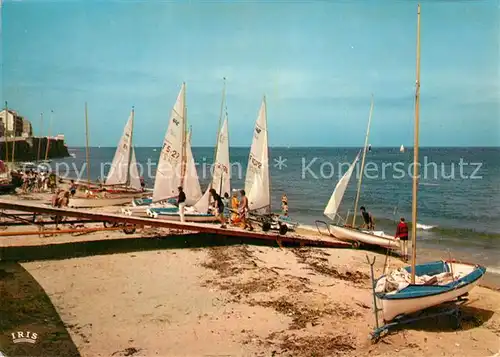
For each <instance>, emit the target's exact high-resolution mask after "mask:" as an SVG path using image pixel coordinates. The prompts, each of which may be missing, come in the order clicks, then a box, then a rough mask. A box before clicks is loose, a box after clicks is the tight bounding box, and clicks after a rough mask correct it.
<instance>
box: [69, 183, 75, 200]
mask: <svg viewBox="0 0 500 357" xmlns="http://www.w3.org/2000/svg"><path fill="white" fill-rule="evenodd" d="M69 193H70V194H71V197H73V196H75V193H76V184H75V180H71V185H70V186H69Z"/></svg>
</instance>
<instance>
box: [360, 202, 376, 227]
mask: <svg viewBox="0 0 500 357" xmlns="http://www.w3.org/2000/svg"><path fill="white" fill-rule="evenodd" d="M359 210H360V211H361V216H362V217H363V220H364V221H365V223H364V224H363V225H362V227H366V228H368V229H369V230H374V229H375V223H374V221H373V216H372V214H371V213H370V212H368V211H367V210H366V208H365V207H364V206H361V208H360V209H359Z"/></svg>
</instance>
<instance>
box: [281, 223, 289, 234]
mask: <svg viewBox="0 0 500 357" xmlns="http://www.w3.org/2000/svg"><path fill="white" fill-rule="evenodd" d="M287 232H288V226H287V225H286V224H280V234H281V235H283V236H284V235H285V234H286V233H287Z"/></svg>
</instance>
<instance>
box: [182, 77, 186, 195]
mask: <svg viewBox="0 0 500 357" xmlns="http://www.w3.org/2000/svg"><path fill="white" fill-rule="evenodd" d="M182 85H183V86H184V91H183V92H182V93H183V103H184V108H183V113H182V161H181V186H182V187H184V178H185V175H186V166H187V165H186V161H187V157H186V136H187V135H186V134H187V106H186V82H184V83H183V84H182Z"/></svg>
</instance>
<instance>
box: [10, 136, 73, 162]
mask: <svg viewBox="0 0 500 357" xmlns="http://www.w3.org/2000/svg"><path fill="white" fill-rule="evenodd" d="M48 142H49V139H48V138H47V137H42V138H36V137H32V138H17V139H16V140H15V141H13V140H12V139H11V140H9V141H8V142H7V146H8V155H9V159H8V161H11V160H12V154H14V160H15V161H33V160H37V158H39V159H40V160H44V159H45V152H46V150H47V143H48ZM14 143H15V144H14ZM5 144H6V143H5V139H4V138H1V139H0V160H6V156H5ZM14 145H15V146H14ZM68 156H70V155H69V152H68V147H67V146H66V144H65V142H64V140H61V139H54V138H51V139H50V144H49V152H48V155H47V158H49V159H55V158H62V157H68Z"/></svg>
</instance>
